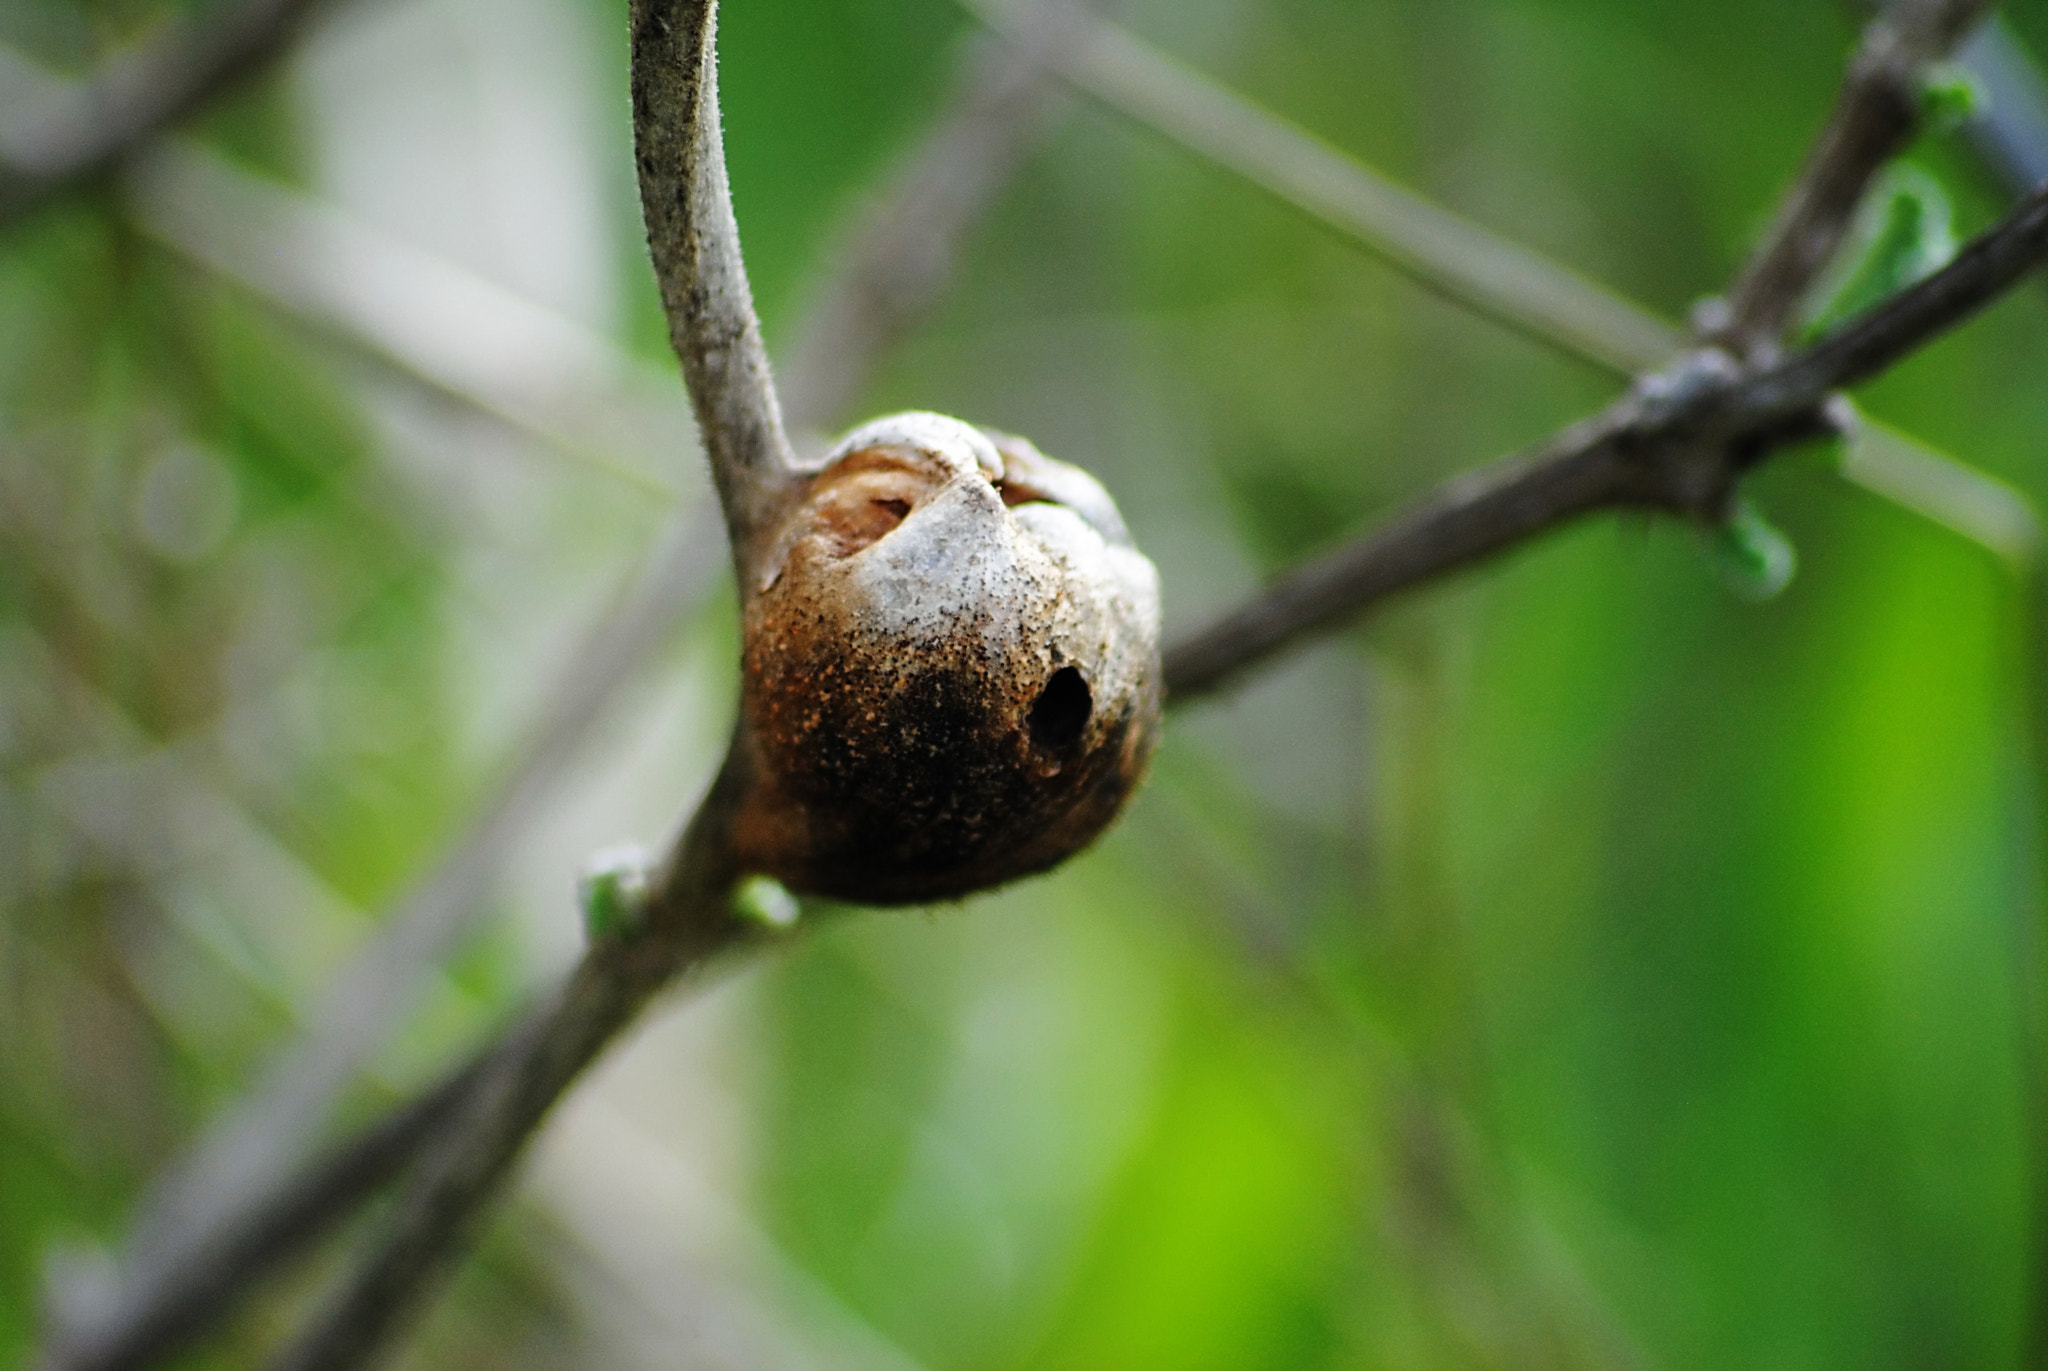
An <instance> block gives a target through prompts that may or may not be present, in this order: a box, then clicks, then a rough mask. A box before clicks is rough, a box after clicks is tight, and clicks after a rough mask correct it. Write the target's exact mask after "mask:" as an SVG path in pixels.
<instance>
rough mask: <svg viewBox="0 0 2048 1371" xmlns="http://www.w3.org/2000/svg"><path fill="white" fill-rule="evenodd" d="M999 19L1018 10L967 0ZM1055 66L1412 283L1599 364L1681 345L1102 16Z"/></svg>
mask: <svg viewBox="0 0 2048 1371" xmlns="http://www.w3.org/2000/svg"><path fill="white" fill-rule="evenodd" d="M962 3H963V4H964V5H965V6H966V8H967V9H968V10H970V11H971V12H973V13H974V14H976V15H977V16H979V17H980V18H981V19H982V20H983V21H984V22H986V23H989V24H991V25H994V26H996V27H998V28H1000V29H1005V30H1011V29H1015V28H1016V27H1017V26H1018V25H1019V24H1020V22H1021V19H1020V17H1019V16H1020V14H1021V12H1022V9H1021V7H1020V6H1017V5H1015V4H1006V3H1003V0H962ZM1052 60H1053V61H1054V62H1055V63H1056V65H1057V66H1058V68H1059V70H1060V72H1061V74H1062V75H1064V76H1065V77H1066V78H1067V79H1068V80H1069V81H1072V82H1073V83H1074V85H1075V86H1076V87H1077V88H1079V89H1081V90H1083V91H1086V92H1087V93H1088V94H1090V95H1092V96H1094V97H1095V98H1097V99H1098V100H1101V101H1102V102H1103V103H1104V104H1106V105H1108V106H1109V107H1110V108H1111V109H1114V110H1117V111H1119V112H1120V113H1123V114H1125V115H1128V116H1129V117H1130V118H1132V119H1135V120H1137V121H1138V122H1140V123H1142V124H1144V125H1145V126H1147V127H1149V128H1152V129H1154V130H1156V131H1158V132H1159V133H1161V134H1163V135H1165V136H1166V137H1168V138H1170V139H1172V140H1173V141H1174V142H1176V143H1178V144H1180V145H1181V146H1183V147H1186V148H1188V149H1190V150H1192V151H1194V152H1197V153H1200V154H1201V155H1202V156H1204V157H1206V158H1208V159H1209V160H1211V161H1213V162H1215V163H1216V164H1217V165H1218V166H1220V167H1223V168H1225V169H1226V170H1228V171H1231V172H1233V173H1234V174H1236V175H1238V176H1241V177H1243V178H1244V179H1245V180H1247V181H1250V182H1251V183H1252V184H1254V185H1256V186H1259V187H1261V188H1262V189H1264V190H1266V191H1269V192H1270V193H1272V194H1273V195H1275V196H1277V197H1278V198H1279V199H1281V200H1282V201H1284V202H1285V203H1287V204H1288V205H1290V206H1292V207H1293V208H1295V209H1298V210H1300V211H1302V212H1303V213H1305V214H1307V215H1309V216H1310V217H1312V218H1313V219H1315V220H1316V221H1317V222H1318V223H1321V224H1323V225H1324V226H1325V227H1328V228H1330V229H1332V230H1334V231H1336V232H1337V233H1339V234H1341V235H1343V236H1344V237H1345V238H1346V239H1348V240H1349V241H1351V242H1353V243H1355V244H1357V245H1358V246H1360V247H1363V248H1364V249H1365V250H1366V251H1368V252H1371V253H1372V254H1373V255H1375V256H1377V257H1379V258H1381V259H1383V260H1384V261H1386V262H1387V263H1388V264H1389V265H1391V266H1393V267H1395V268H1396V269H1397V270H1399V271H1401V272H1403V273H1405V274H1406V275H1408V276H1409V277H1411V278H1412V279H1414V280H1415V281H1417V282H1418V283H1419V284H1421V285H1423V286H1424V287H1426V288H1427V289H1429V290H1431V291H1434V292H1435V293H1437V294H1439V295H1441V296H1443V297H1444V298H1446V299H1448V300H1451V301H1453V302H1454V303H1456V304H1458V305H1461V306H1463V307H1464V308H1466V309H1469V310H1471V311H1473V312H1474V313H1476V314H1479V315H1482V316H1484V317H1486V318H1488V319H1492V320H1494V321H1495V322H1496V323H1500V324H1504V325H1506V326H1507V327H1509V328H1512V329H1514V330H1515V331H1517V332H1519V333H1523V334H1526V335H1528V336H1530V337H1532V338H1535V339H1537V340H1539V341H1541V342H1544V343H1547V344H1550V345H1552V346H1555V347H1559V348H1562V349H1564V350H1565V351H1567V352H1570V353H1571V354H1573V355H1574V356H1577V357H1581V358H1583V359H1585V360H1587V361H1590V362H1592V363H1594V364H1595V365H1596V366H1600V367H1602V368H1607V369H1612V370H1618V371H1621V372H1624V373H1633V372H1636V371H1640V370H1643V369H1644V368H1647V367H1652V366H1656V365H1659V364H1661V363H1663V362H1666V361H1669V360H1670V359H1671V358H1672V357H1673V356H1675V355H1676V354H1677V353H1678V352H1679V351H1680V350H1681V349H1682V348H1683V346H1684V343H1685V339H1684V337H1683V335H1682V334H1680V333H1679V332H1678V331H1677V330H1676V329H1674V328H1672V327H1671V326H1670V325H1669V324H1667V323H1665V322H1664V321H1663V320H1661V319H1658V318H1657V317H1656V316H1655V315H1653V314H1651V313H1650V312H1648V311H1647V310H1644V309H1642V308H1640V307H1639V306H1637V305H1634V304H1632V303H1630V302H1629V301H1627V300H1625V299H1622V298H1621V297H1620V296H1618V295H1615V294H1614V293H1613V292H1611V291H1609V290H1607V289H1606V288H1605V287H1603V286H1600V285H1598V284H1596V283H1594V282H1593V281H1590V280H1588V279H1587V278H1586V277H1584V276H1582V275H1580V274H1579V273H1577V272H1575V271H1573V270H1571V269H1570V268H1569V267H1565V266H1561V265H1559V264H1558V263H1556V262H1553V261H1550V260H1549V259H1547V258H1545V257H1543V256H1542V255H1541V254H1539V253H1535V252H1531V251H1529V250H1528V249H1527V248H1524V247H1522V246H1520V245H1519V244H1516V243H1512V242H1509V241H1508V240H1507V239H1505V238H1502V237H1500V236H1499V235H1497V234H1495V233H1493V232H1491V231H1489V230H1487V229H1484V228H1481V227H1480V226H1479V225H1477V224H1474V223H1472V222H1470V221H1469V220H1466V219H1462V218H1460V217H1458V216H1457V215H1455V214H1452V213H1450V212H1449V211H1447V210H1444V209H1442V208H1441V207H1439V206H1437V205H1435V204H1432V203H1431V202H1430V201H1428V200H1426V199H1424V198H1423V197H1421V196H1419V195H1417V194H1415V193H1414V192H1413V191H1411V190H1408V189H1407V188H1405V187H1403V186H1401V185H1399V184H1398V183H1396V182H1394V181H1392V180H1390V179H1389V178H1387V177H1385V176H1382V175H1381V174H1379V173H1378V172H1376V171H1374V170H1372V169H1371V168H1369V167H1366V166H1364V165H1362V164H1361V163H1359V162H1357V161H1355V160H1353V159H1351V158H1350V157H1347V156H1346V155H1345V154H1343V153H1341V152H1339V151H1337V150H1336V149H1334V148H1332V147H1330V146H1329V145H1328V144H1326V143H1324V142H1322V141H1321V140H1320V139H1318V138H1316V137H1315V136H1314V135H1313V134H1311V133H1309V132H1307V131H1306V130H1304V129H1301V128H1299V127H1297V126H1295V125H1293V124H1290V123H1288V122H1287V121H1286V120H1284V119H1282V118H1280V117H1279V116H1277V115H1275V114H1273V113H1271V112H1270V111H1267V110H1264V109H1261V108H1260V107H1259V106H1257V105H1255V104H1253V103H1252V102H1251V101H1249V100H1247V99H1245V98H1244V97H1243V96H1241V95H1239V94H1237V93H1236V92H1235V91H1232V90H1230V89H1228V88H1227V87H1224V86H1222V85H1219V84H1217V83H1216V82H1215V81H1213V80H1211V79H1209V78H1208V77H1206V76H1203V75H1201V74H1200V73H1198V72H1196V71H1194V70H1192V69H1190V68H1189V67H1187V66H1185V65H1183V64H1182V63H1180V62H1177V61H1175V60H1174V59H1173V58H1171V57H1168V56H1167V55H1166V54H1164V53H1162V52H1159V51H1158V50H1156V49H1154V48H1152V47H1150V46H1148V45H1146V44H1145V43H1143V42H1141V41H1139V40H1138V39H1137V38H1135V37H1133V36H1132V35H1131V34H1130V33H1128V32H1126V31H1125V30H1123V29H1121V28H1119V27H1117V26H1116V25H1114V24H1111V23H1109V22H1107V21H1104V20H1099V19H1096V20H1077V21H1076V23H1075V34H1074V36H1073V37H1071V38H1070V39H1069V41H1067V42H1066V43H1064V44H1062V45H1061V46H1059V47H1058V48H1056V49H1054V50H1053V51H1052Z"/></svg>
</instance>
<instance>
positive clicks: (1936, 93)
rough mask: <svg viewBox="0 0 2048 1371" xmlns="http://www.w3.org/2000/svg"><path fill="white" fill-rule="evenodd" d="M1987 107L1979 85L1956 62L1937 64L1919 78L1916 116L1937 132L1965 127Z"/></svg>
mask: <svg viewBox="0 0 2048 1371" xmlns="http://www.w3.org/2000/svg"><path fill="white" fill-rule="evenodd" d="M1989 105H1990V97H1989V95H1988V94H1987V93H1986V92H1985V90H1984V84H1983V82H1981V81H1979V80H1978V79H1977V77H1976V75H1975V73H1973V72H1972V71H1971V70H1970V69H1969V68H1968V67H1965V66H1964V65H1962V64H1961V63H1960V62H1937V63H1935V64H1934V65H1933V66H1931V67H1929V68H1928V69H1927V71H1926V74H1925V75H1923V76H1922V77H1921V78H1920V114H1921V117H1922V118H1923V119H1925V120H1926V121H1927V127H1928V128H1930V129H1932V130H1935V131H1937V132H1947V131H1948V130H1950V129H1953V128H1957V127H1959V126H1960V125H1962V124H1966V123H1968V122H1969V121H1970V120H1972V119H1974V118H1976V117H1977V116H1978V115H1980V114H1982V113H1983V112H1984V111H1985V109H1986V108H1988V107H1989Z"/></svg>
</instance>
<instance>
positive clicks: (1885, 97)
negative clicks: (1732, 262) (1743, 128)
mask: <svg viewBox="0 0 2048 1371" xmlns="http://www.w3.org/2000/svg"><path fill="white" fill-rule="evenodd" d="M1984 8H1985V0H1899V3H1896V4H1893V5H1890V6H1888V7H1887V8H1885V9H1884V10H1882V11H1881V12H1880V13H1879V14H1878V16H1877V17H1876V18H1875V19H1873V20H1872V21H1871V22H1870V24H1869V25H1868V27H1866V28H1865V30H1864V35H1863V41H1862V44H1861V46H1860V47H1859V48H1858V49H1857V52H1856V56H1855V59H1854V60H1853V61H1852V62H1851V63H1850V64H1849V73H1848V76H1847V77H1846V78H1845V79H1844V80H1843V82H1842V88H1841V91H1840V93H1839V94H1838V95H1837V96H1836V97H1835V105H1834V109H1833V110H1832V111H1831V112H1830V113H1829V115H1828V122H1827V125H1826V126H1825V128H1823V129H1822V131H1821V135H1820V137H1819V139H1817V140H1816V141H1815V142H1814V144H1813V147H1812V150H1811V151H1810V152H1809V153H1808V154H1807V159H1806V165H1805V166H1804V167H1802V168H1801V170H1800V174H1799V178H1798V180H1797V181H1796V182H1795V183H1794V185H1793V188H1792V191H1791V193H1790V194H1788V195H1787V196H1786V197H1785V198H1784V200H1783V201H1782V202H1781V203H1780V204H1779V207H1778V213H1777V216H1776V218H1775V219H1773V221H1772V223H1771V227H1770V230H1769V231H1768V232H1767V233H1766V234H1765V235H1764V241H1763V245H1762V246H1761V247H1760V248H1759V249H1758V250H1757V252H1756V253H1755V255H1754V256H1752V257H1751V258H1750V260H1749V264H1748V265H1747V266H1746V267H1745V268H1744V269H1743V271H1742V274H1741V275H1740V276H1738V277H1737V278H1736V281H1735V285H1734V286H1733V288H1732V289H1730V291H1729V292H1728V297H1727V301H1726V305H1725V309H1726V314H1725V317H1723V318H1719V319H1711V320H1709V321H1707V322H1708V323H1709V328H1708V332H1709V333H1710V335H1711V336H1712V337H1713V339H1714V341H1716V342H1717V343H1719V344H1720V345H1721V346H1723V347H1725V348H1727V349H1728V350H1729V351H1731V352H1733V353H1734V354H1735V355H1736V356H1738V357H1744V358H1751V357H1756V356H1759V355H1766V356H1767V355H1768V354H1769V353H1770V352H1771V351H1773V350H1775V349H1776V348H1777V346H1778V344H1779V342H1780V340H1781V339H1782V338H1783V336H1784V333H1785V329H1786V327H1787V325H1788V323H1789V322H1790V321H1791V319H1792V317H1793V312H1794V311H1795V310H1797V309H1798V307H1799V303H1800V301H1801V300H1803V299H1804V298H1805V296H1806V292H1807V290H1808V288H1810V287H1811V286H1812V284H1813V282H1814V280H1815V278H1816V277H1818V276H1819V274H1820V273H1821V271H1822V270H1823V269H1824V268H1825V267H1826V266H1827V264H1828V262H1829V261H1830V260H1832V259H1833V257H1834V255H1835V250H1836V249H1837V248H1839V247H1840V246H1841V243H1842V239H1843V238H1844V237H1845V236H1846V235H1847V233H1848V231H1849V224H1850V220H1851V218H1852V217H1853V216H1854V214H1855V212H1856V206H1857V205H1858V204H1859V203H1860V202H1861V201H1862V199H1863V192H1864V191H1865V190H1866V189H1868V187H1869V185H1870V179H1871V178H1872V177H1873V176H1875V175H1876V174H1877V172H1878V169H1879V168H1881V167H1882V166H1883V165H1884V164H1885V163H1886V162H1888V161H1890V160H1891V159H1892V158H1893V157H1894V156H1896V155H1897V154H1898V153H1899V152H1900V151H1902V150H1903V149H1904V148H1905V146H1906V144H1907V142H1908V141H1910V140H1911V138H1912V136H1913V133H1914V131H1915V130H1916V129H1918V128H1919V126H1920V104H1921V97H1920V87H1919V80H1920V76H1921V74H1922V72H1923V71H1924V70H1925V69H1926V67H1927V64H1928V63H1930V62H1933V61H1935V60H1937V59H1939V58H1940V57H1941V56H1942V55H1943V54H1945V53H1946V52H1947V51H1948V50H1949V48H1950V47H1951V46H1952V45H1953V44H1954V43H1955V42H1956V40H1957V39H1959V38H1960V37H1961V36H1962V34H1963V33H1964V32H1965V31H1966V30H1967V29H1968V28H1969V27H1970V25H1971V24H1972V23H1974V22H1975V21H1976V20H1977V19H1978V18H1979V17H1981V16H1982V14H1983V12H1984Z"/></svg>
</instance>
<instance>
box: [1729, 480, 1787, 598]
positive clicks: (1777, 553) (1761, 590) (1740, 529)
mask: <svg viewBox="0 0 2048 1371" xmlns="http://www.w3.org/2000/svg"><path fill="white" fill-rule="evenodd" d="M1711 547H1712V549H1713V556H1714V569H1715V570H1716V571H1718V572H1719V573H1720V575H1721V579H1722V581H1723V582H1724V583H1726V585H1727V586H1728V589H1729V590H1731V591H1733V592H1734V593H1735V594H1737V595H1739V596H1741V597H1742V598H1743V599H1745V600H1769V599H1772V598H1773V597H1775V596H1776V595H1777V594H1778V593H1779V592H1781V591H1782V590H1784V589H1785V587H1786V586H1788V585H1790V584H1791V583H1792V573H1793V572H1794V571H1796V570H1798V568H1799V553H1798V551H1797V550H1796V549H1794V548H1793V546H1792V540H1791V539H1789V538H1787V537H1786V536H1785V535H1784V533H1783V532H1782V531H1781V530H1780V529H1779V528H1778V527H1777V526H1776V525H1775V524H1773V523H1771V522H1770V521H1769V520H1767V519H1765V518H1764V517H1763V516H1762V515H1761V514H1759V513H1757V511H1756V507H1755V506H1754V505H1752V504H1750V503H1749V501H1747V500H1737V501H1736V502H1735V507H1734V509H1733V510H1731V511H1730V512H1729V515H1728V521H1727V522H1726V523H1724V524H1722V525H1721V527H1720V528H1718V529H1716V530H1714V533H1713V541H1712V543H1711Z"/></svg>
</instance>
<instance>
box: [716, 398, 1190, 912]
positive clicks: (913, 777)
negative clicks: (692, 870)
mask: <svg viewBox="0 0 2048 1371" xmlns="http://www.w3.org/2000/svg"><path fill="white" fill-rule="evenodd" d="M769 547H770V554H769V556H768V557H767V559H766V563H765V565H764V567H763V568H762V569H761V570H760V572H759V573H758V574H757V576H756V579H755V582H754V584H753V585H751V586H749V587H747V590H748V594H747V595H746V605H745V611H744V632H745V650H744V653H743V661H742V668H743V678H742V692H741V709H742V720H741V729H740V745H741V747H742V748H743V749H744V752H745V756H744V759H743V760H744V762H745V767H746V774H747V781H746V785H745V791H744V798H743V800H742V801H741V803H740V806H739V809H738V813H737V815H736V817H735V821H734V827H733V841H734V848H735V854H736V856H737V857H738V858H739V860H740V861H741V863H742V864H743V865H744V866H745V867H746V868H747V869H750V870H755V871H760V872H764V873H766V874H768V875H771V876H774V877H775V878H776V879H778V880H780V881H782V882H783V883H784V884H785V885H787V886H788V887H789V888H790V889H791V890H795V891H799V892H803V893H806V894H815V895H824V896H829V897H833V898H837V899H842V900H849V901H856V902H860V903H867V904H902V903H913V902H918V901H926V900H939V899H947V898H952V897H956V896H961V895H966V894H969V893H971V892H973V891H976V890H983V889H987V888H988V887H990V886H994V885H998V884H1000V883H1002V882H1004V881H1008V880H1012V879H1014V878H1016V877H1019V876H1024V875H1028V874H1030V873H1032V872H1036V871H1043V870H1045V869H1046V868H1048V867H1051V866H1053V865H1055V864H1056V863H1058V862H1059V861H1060V860H1062V859H1063V858H1065V857H1067V856H1069V855H1070V854H1072V853H1074V852H1076V851H1078V850H1079V849H1080V848H1082V847H1084V846H1086V845H1087V844H1088V843H1089V842H1090V841H1091V840H1092V839H1094V837H1095V836H1096V835H1097V834H1098V833H1100V832H1101V831H1102V829H1103V828H1104V827H1105V826H1106V825H1107V824H1108V823H1109V821H1110V820H1111V819H1112V818H1114V817H1115V816H1116V814H1117V811H1118V810H1119V809H1121V808H1122V806H1123V803H1124V800H1125V799H1126V798H1127V797H1128V796H1129V795H1130V793H1131V791H1132V789H1133V788H1134V787H1135V786H1136V785H1137V783H1138V781H1139V779H1140V778H1141V777H1142V776H1143V774H1144V770H1145V764H1146V761H1147V759H1148V758H1149V756H1150V754H1151V751H1152V747H1153V744H1154V743H1155V742H1156V740H1157V738H1158V734H1159V706H1160V685H1159V682H1160V671H1159V582H1158V576H1157V573H1155V572H1154V571H1153V568H1152V564H1151V562H1149V561H1148V560H1146V558H1145V557H1144V555H1143V554H1141V553H1140V552H1138V551H1137V549H1136V548H1134V547H1132V546H1131V541H1130V535H1129V534H1128V533H1127V532H1126V531H1125V529H1124V524H1123V520H1122V518H1121V517H1119V515H1118V514H1117V511H1116V506H1115V504H1114V503H1113V502H1112V501H1111V500H1110V498H1109V496H1108V494H1107V493H1106V492H1105V491H1104V490H1103V488H1102V486H1101V485H1100V484H1098V483H1097V482H1096V480H1095V479H1094V478H1093V477H1092V476H1090V475H1088V474H1087V473H1086V472H1084V471H1082V470H1080V469H1079V468H1078V467H1073V466H1069V465H1067V464H1066V463H1064V462H1056V461H1054V460H1052V459H1051V458H1049V457H1047V456H1045V455H1044V454H1043V453H1041V452H1039V451H1038V449H1037V448H1035V447H1033V446H1032V445H1031V444H1030V443H1028V442H1026V441H1024V440H1023V439H1021V438H1013V437H1010V436H1008V435H1004V434H998V433H993V432H987V431H984V430H981V429H977V428H974V427H972V426H970V425H968V424H965V423H962V422H960V421H959V420H957V419H949V418H946V417H944V416H943V415H938V414H922V413H911V414H899V415H895V416H892V417H890V418H886V419H879V420H876V421H875V422H873V423H870V424H866V425H864V426H862V427H861V428H858V429H856V430H854V432H852V433H851V434H849V435H848V436H847V437H846V438H845V439H844V440H843V441H841V442H840V444H839V445H838V447H836V448H835V449H834V450H833V451H832V452H830V453H829V454H827V455H826V457H825V458H824V459H823V462H822V464H821V465H820V467H819V468H818V470H817V471H816V472H815V473H814V474H812V475H810V476H809V477H808V478H807V479H806V481H805V484H804V486H803V487H802V489H801V490H800V492H799V493H798V494H797V496H796V497H795V498H794V499H793V501H792V503H791V508H790V511H789V513H788V514H787V515H786V516H785V518H784V520H783V522H782V523H781V525H780V526H779V528H778V529H777V530H776V532H775V533H774V535H773V536H772V538H771V539H770V540H769Z"/></svg>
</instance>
